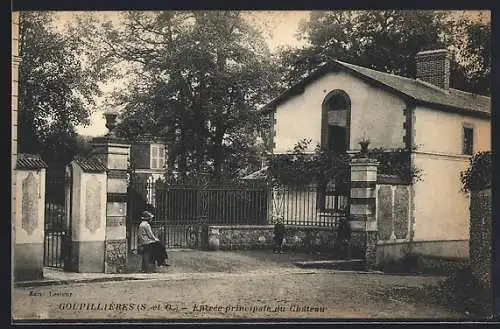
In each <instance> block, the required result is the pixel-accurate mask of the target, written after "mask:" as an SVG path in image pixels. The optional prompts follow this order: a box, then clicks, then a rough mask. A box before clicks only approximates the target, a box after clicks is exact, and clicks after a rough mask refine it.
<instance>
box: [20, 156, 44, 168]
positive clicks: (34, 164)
mask: <svg viewBox="0 0 500 329" xmlns="http://www.w3.org/2000/svg"><path fill="white" fill-rule="evenodd" d="M48 167H49V166H48V165H47V164H46V163H45V161H43V160H42V158H41V157H40V156H39V155H37V154H26V153H20V154H18V155H17V160H16V169H46V168H48Z"/></svg>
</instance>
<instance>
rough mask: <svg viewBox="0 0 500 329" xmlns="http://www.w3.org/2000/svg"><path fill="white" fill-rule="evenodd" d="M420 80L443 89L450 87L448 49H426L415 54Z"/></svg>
mask: <svg viewBox="0 0 500 329" xmlns="http://www.w3.org/2000/svg"><path fill="white" fill-rule="evenodd" d="M415 61H416V64H417V76H416V78H417V79H418V80H422V81H425V82H428V83H430V84H433V85H435V86H437V87H439V88H441V89H448V88H450V54H449V53H448V50H446V49H436V50H426V51H421V52H418V53H417V55H416V56H415Z"/></svg>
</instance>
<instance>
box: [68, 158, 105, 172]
mask: <svg viewBox="0 0 500 329" xmlns="http://www.w3.org/2000/svg"><path fill="white" fill-rule="evenodd" d="M75 162H76V163H77V164H78V165H79V166H80V168H82V170H83V171H84V172H105V171H107V168H106V166H105V165H104V164H103V163H102V162H101V161H99V160H98V159H84V158H77V159H75Z"/></svg>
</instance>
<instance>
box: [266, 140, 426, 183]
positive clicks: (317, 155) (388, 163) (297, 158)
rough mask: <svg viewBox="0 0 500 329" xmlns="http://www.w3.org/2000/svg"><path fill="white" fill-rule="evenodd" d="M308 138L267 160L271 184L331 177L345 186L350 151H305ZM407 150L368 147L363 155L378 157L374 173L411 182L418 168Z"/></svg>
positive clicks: (419, 176) (318, 180)
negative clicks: (289, 149) (348, 152)
mask: <svg viewBox="0 0 500 329" xmlns="http://www.w3.org/2000/svg"><path fill="white" fill-rule="evenodd" d="M310 143H311V140H308V139H303V140H301V141H299V142H298V143H297V144H296V145H295V147H294V148H293V150H291V151H290V153H287V154H277V155H274V156H273V157H272V158H271V159H270V161H269V169H268V170H269V177H271V181H272V182H273V183H275V184H281V185H287V186H303V185H307V184H310V183H312V182H314V181H316V182H325V181H329V180H335V183H336V185H337V187H338V188H340V189H342V188H347V187H348V184H349V181H350V161H351V155H349V154H347V153H334V152H329V151H325V150H322V149H321V147H320V146H319V145H318V146H316V149H315V151H314V153H312V154H311V153H306V152H305V151H306V150H307V147H308V145H309V144H310ZM410 154H411V150H407V149H395V150H386V149H384V148H374V149H369V150H368V153H367V156H368V157H370V158H373V159H377V160H378V161H379V167H378V173H379V174H384V175H397V176H399V177H400V178H402V179H403V180H405V181H407V182H408V183H411V182H412V181H413V180H416V181H418V180H420V179H421V170H420V169H419V168H416V167H414V166H411V163H410Z"/></svg>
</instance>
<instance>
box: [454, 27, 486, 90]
mask: <svg viewBox="0 0 500 329" xmlns="http://www.w3.org/2000/svg"><path fill="white" fill-rule="evenodd" d="M463 25H464V26H465V27H466V28H465V33H466V37H467V41H466V42H465V43H464V47H463V48H462V49H461V55H462V57H464V58H466V59H467V60H466V61H464V65H463V66H464V71H465V73H466V77H467V84H468V90H470V91H472V92H475V93H480V94H485V95H490V94H491V86H490V74H491V25H490V24H485V23H483V22H482V21H480V20H479V21H473V20H468V21H465V22H463Z"/></svg>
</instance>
